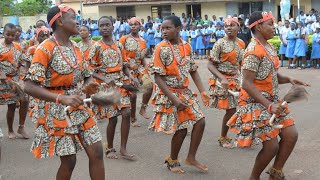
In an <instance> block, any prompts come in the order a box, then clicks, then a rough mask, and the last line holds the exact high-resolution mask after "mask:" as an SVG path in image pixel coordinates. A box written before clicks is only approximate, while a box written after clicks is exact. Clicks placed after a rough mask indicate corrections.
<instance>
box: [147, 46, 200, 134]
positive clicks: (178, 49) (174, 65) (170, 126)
mask: <svg viewBox="0 0 320 180" xmlns="http://www.w3.org/2000/svg"><path fill="white" fill-rule="evenodd" d="M191 52H192V49H191V46H190V45H189V44H188V43H186V42H183V44H179V45H173V52H172V51H171V48H170V45H169V44H168V43H167V42H166V41H162V42H161V43H160V44H158V46H157V47H156V50H155V54H154V60H153V66H152V71H153V72H154V73H157V74H159V75H161V76H162V77H163V80H164V82H165V84H166V85H167V86H168V87H169V89H170V90H171V92H172V93H173V95H174V96H176V97H178V98H179V99H180V100H181V101H182V102H184V103H186V104H187V105H188V107H187V108H186V109H185V110H183V111H178V110H177V108H176V107H175V106H174V105H173V103H172V102H171V100H169V98H168V97H167V96H166V95H165V94H164V93H163V92H162V90H161V89H160V88H159V87H158V86H157V85H155V93H154V95H153V97H152V104H154V112H155V113H156V114H155V116H154V118H153V121H152V122H151V123H150V126H149V129H150V130H152V131H156V132H158V131H171V130H173V131H175V130H180V129H185V128H191V127H192V126H193V125H194V124H195V123H196V122H197V121H199V120H201V119H203V118H204V114H203V113H202V111H201V109H200V106H199V101H198V99H197V98H196V94H195V93H193V92H192V91H191V90H190V89H188V86H189V79H188V76H189V74H190V72H192V71H196V70H197V65H196V64H195V61H194V59H193V57H192V55H191ZM185 56H186V57H185ZM175 57H176V58H175ZM184 60H186V62H185V63H184V64H183V61H184ZM178 63H179V64H180V65H178Z"/></svg>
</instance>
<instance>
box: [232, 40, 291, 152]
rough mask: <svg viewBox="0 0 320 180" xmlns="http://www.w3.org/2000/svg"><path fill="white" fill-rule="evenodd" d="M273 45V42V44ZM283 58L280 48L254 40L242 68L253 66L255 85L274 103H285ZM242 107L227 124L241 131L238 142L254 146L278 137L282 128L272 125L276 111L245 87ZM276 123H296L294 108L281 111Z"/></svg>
mask: <svg viewBox="0 0 320 180" xmlns="http://www.w3.org/2000/svg"><path fill="white" fill-rule="evenodd" d="M270 47H271V46H270ZM278 63H279V59H278V57H277V52H276V51H274V50H273V49H271V48H269V49H268V48H264V47H263V46H262V45H260V44H259V43H257V42H256V41H253V42H251V43H250V44H249V46H248V48H247V50H246V52H245V56H244V61H243V66H242V70H249V71H252V72H255V73H256V78H255V80H254V82H253V83H254V85H255V87H256V88H257V89H258V90H259V91H260V92H261V94H262V95H263V96H264V97H265V98H266V99H268V100H269V101H270V102H273V103H282V101H281V100H280V98H279V96H278V93H279V87H278V85H279V83H278V78H277V71H278V69H277V68H278V66H276V65H277V64H278ZM239 97H241V98H240V99H239V108H238V109H237V112H236V113H235V114H234V115H233V116H232V117H231V118H230V120H229V121H228V123H227V125H228V126H230V130H231V131H233V132H235V133H237V143H238V146H240V147H250V146H252V145H256V144H259V143H261V142H264V141H267V140H270V139H273V138H276V137H277V136H278V134H279V133H280V131H281V129H276V128H274V127H273V126H270V125H269V119H270V118H271V116H272V114H270V113H268V111H267V108H266V107H264V106H263V105H262V104H260V103H257V102H256V101H255V100H254V99H253V98H252V97H250V95H249V94H248V93H247V92H246V91H245V90H243V89H241V91H240V95H239ZM274 124H280V125H283V128H286V127H289V126H292V125H294V120H293V119H292V117H291V116H290V112H289V110H288V109H286V111H285V112H283V113H282V114H280V115H278V116H277V117H276V119H275V121H274Z"/></svg>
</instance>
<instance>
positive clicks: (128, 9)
mask: <svg viewBox="0 0 320 180" xmlns="http://www.w3.org/2000/svg"><path fill="white" fill-rule="evenodd" d="M116 11H117V16H119V17H127V18H130V17H134V16H136V10H135V8H134V6H120V7H117V8H116Z"/></svg>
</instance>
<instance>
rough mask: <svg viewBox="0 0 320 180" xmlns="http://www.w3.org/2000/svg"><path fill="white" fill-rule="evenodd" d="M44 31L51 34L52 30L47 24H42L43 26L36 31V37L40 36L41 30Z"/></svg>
mask: <svg viewBox="0 0 320 180" xmlns="http://www.w3.org/2000/svg"><path fill="white" fill-rule="evenodd" d="M41 31H42V32H43V33H44V34H49V32H50V30H49V29H48V28H47V27H45V26H42V27H41V28H38V29H37V31H36V38H37V39H38V36H39V33H40V32H41Z"/></svg>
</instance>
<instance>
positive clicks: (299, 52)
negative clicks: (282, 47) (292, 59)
mask: <svg viewBox="0 0 320 180" xmlns="http://www.w3.org/2000/svg"><path fill="white" fill-rule="evenodd" d="M300 31H301V35H302V34H304V35H305V34H306V32H305V30H304V29H297V30H296V35H297V36H299V34H300ZM294 55H295V56H297V57H302V56H306V42H305V39H304V38H303V39H301V38H299V39H297V40H296V46H295V49H294Z"/></svg>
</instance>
